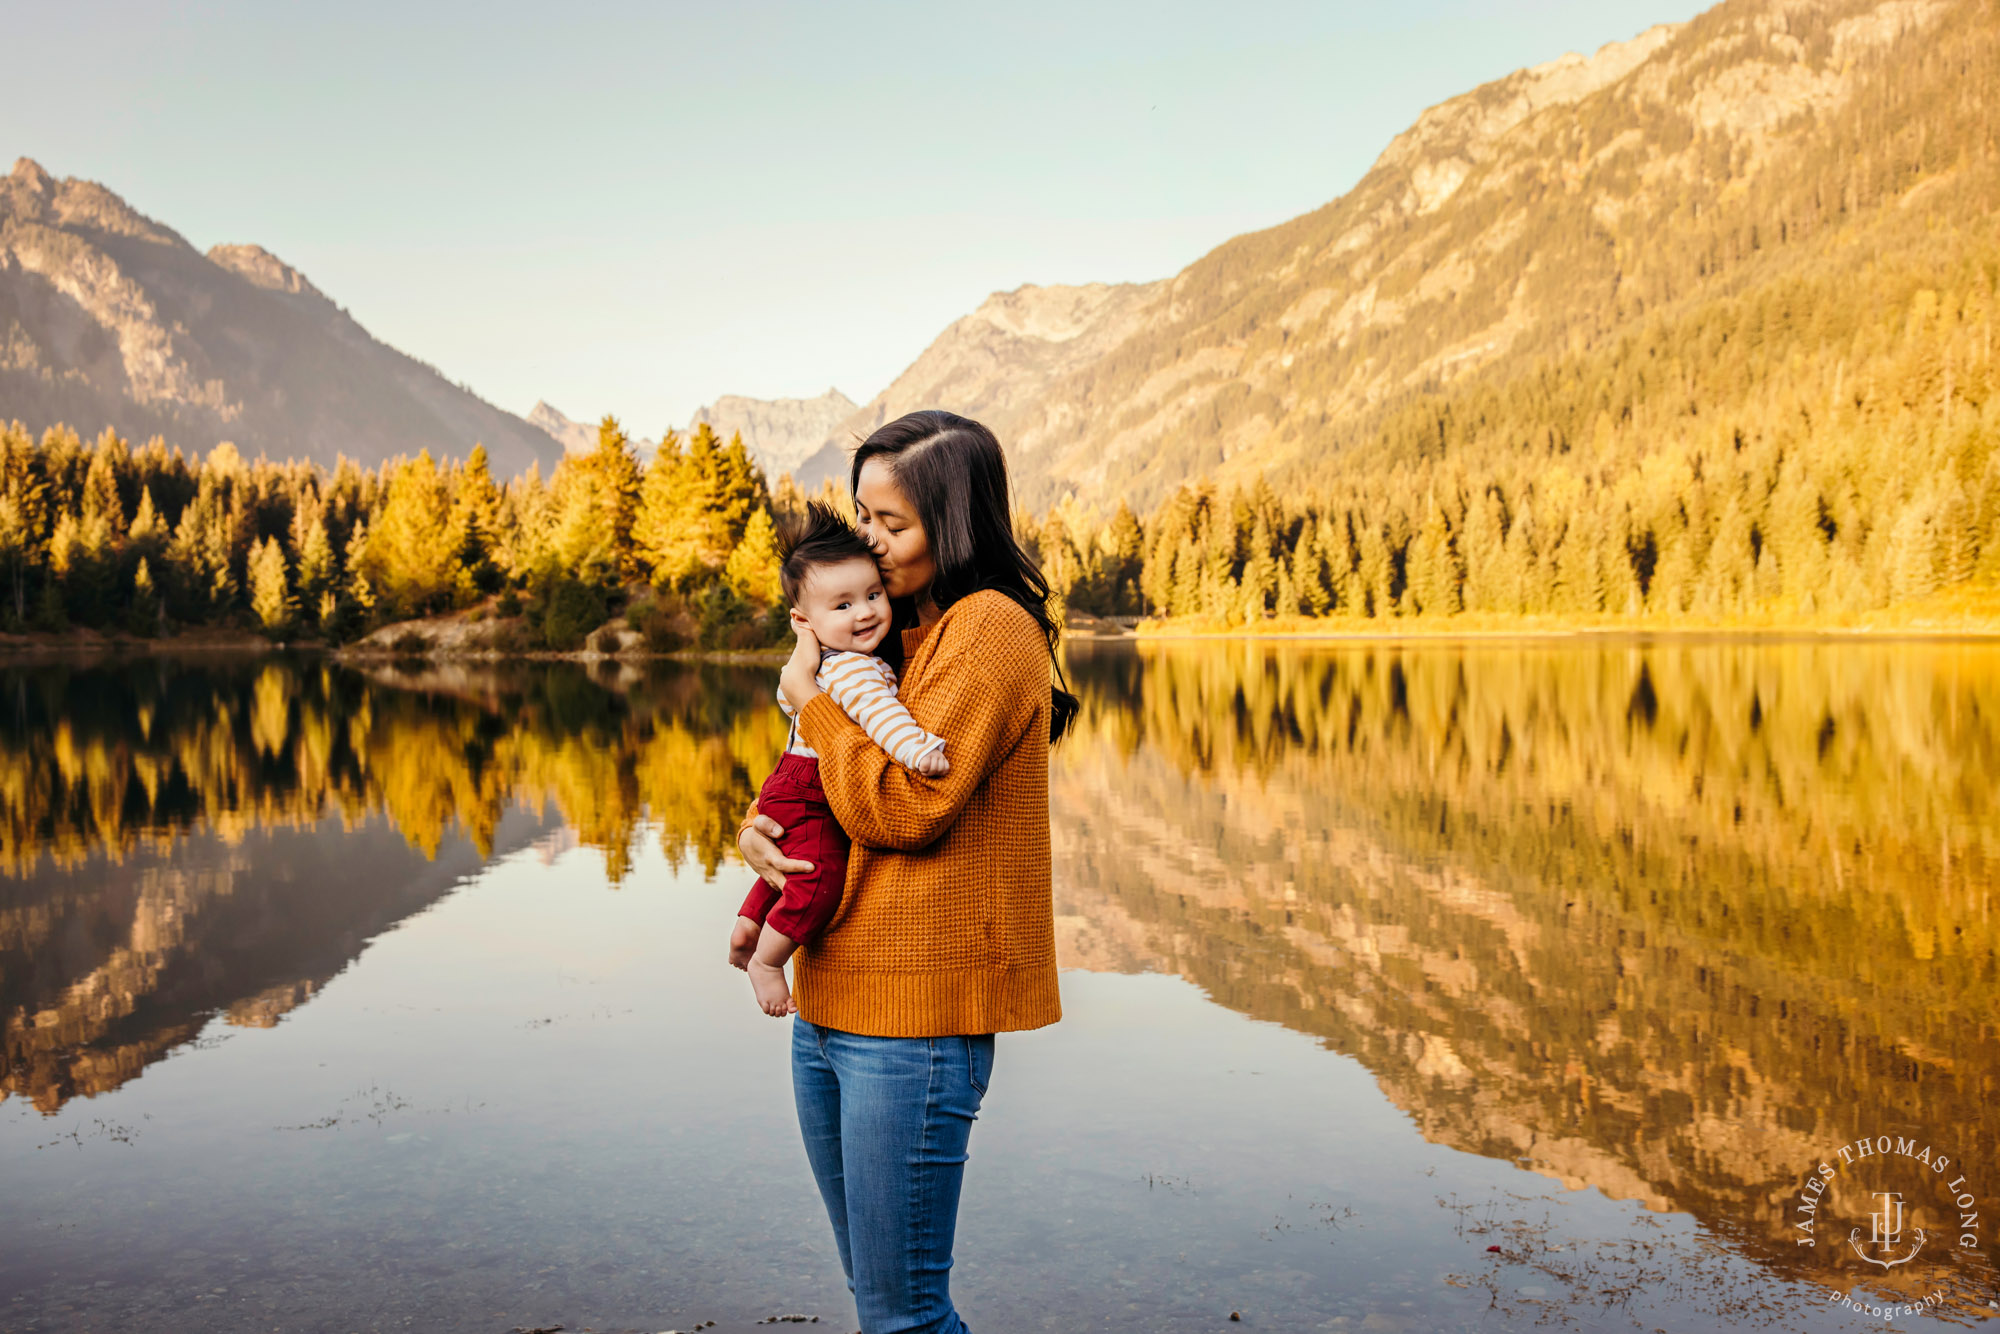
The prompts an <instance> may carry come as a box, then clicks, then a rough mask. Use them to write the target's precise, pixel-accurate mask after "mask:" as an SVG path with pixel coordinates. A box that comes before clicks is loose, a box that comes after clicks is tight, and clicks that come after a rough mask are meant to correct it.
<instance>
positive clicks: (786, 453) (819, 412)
mask: <svg viewBox="0 0 2000 1334" xmlns="http://www.w3.org/2000/svg"><path fill="white" fill-rule="evenodd" d="M854 412H855V406H854V400H853V399H851V398H849V397H848V396H847V395H846V394H843V393H841V392H840V391H839V390H838V389H834V388H831V387H829V388H828V389H827V391H826V392H825V393H824V394H821V395H819V396H818V397H817V398H745V397H743V396H742V395H740V394H724V395H723V396H722V397H721V398H718V399H716V400H715V402H713V403H708V404H704V405H703V406H702V407H700V408H697V409H696V410H695V414H694V416H692V417H690V418H689V419H688V424H687V429H688V431H689V432H692V431H693V430H694V429H695V427H697V426H699V425H701V424H702V423H703V422H706V423H708V425H709V426H710V428H712V429H713V430H714V431H715V433H716V434H717V435H719V436H721V437H722V438H723V439H724V440H727V439H729V437H730V436H732V435H741V436H742V437H743V446H744V448H746V449H748V450H749V451H750V457H751V458H753V459H755V460H756V461H757V466H758V467H760V468H762V469H763V470H764V475H765V476H766V477H768V478H770V479H772V480H773V481H775V480H777V478H779V477H780V476H782V475H783V474H785V473H789V472H797V471H798V467H799V465H800V464H801V463H803V462H805V461H806V459H807V458H808V457H810V456H811V455H812V454H813V453H814V452H815V451H816V450H818V449H819V448H820V446H821V445H823V444H825V443H826V441H827V439H828V437H829V436H830V435H831V434H832V433H833V431H834V430H835V429H836V428H837V427H839V425H840V424H841V423H842V422H844V421H846V420H847V419H848V418H849V417H851V416H852V415H853V414H854Z"/></svg>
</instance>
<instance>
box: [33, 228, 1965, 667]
mask: <svg viewBox="0 0 2000 1334" xmlns="http://www.w3.org/2000/svg"><path fill="white" fill-rule="evenodd" d="M1996 304H2000V247H1996V246H1994V245H1993V244H1992V243H1990V242H1988V243H1984V244H1983V245H1980V246H1978V247H1976V248H1970V249H1969V248H1968V247H1967V246H1966V245H1965V243H1964V241H1963V238H1961V237H1945V238H1940V239H1939V240H1938V241H1937V243H1936V245H1935V252H1934V253H1930V252H1926V251H1925V250H1924V248H1923V247H1922V246H1916V247H1913V248H1911V249H1908V250H1905V251H1903V252H1900V253H1899V254H1898V255H1897V256H1896V257H1894V258H1886V259H1881V260H1876V261H1872V262H1870V263H1869V264H1867V265H1866V266H1865V267H1864V269H1863V271H1862V272H1861V274H1860V275H1859V276H1858V277H1857V276H1856V275H1855V274H1854V273H1853V272H1851V271H1848V270H1846V269H1844V268H1843V269H1837V270H1829V271H1827V272H1825V273H1824V274H1821V275H1820V276H1818V277H1816V278H1815V277H1813V276H1810V275H1794V276H1792V277H1790V278H1787V279H1786V280H1784V281H1781V282H1774V283H1770V284H1765V285H1762V286H1759V287H1757V288H1755V289H1753V290H1751V291H1749V292H1746V293H1744V294H1742V295H1737V296H1731V297H1725V298H1716V299H1713V300H1710V301H1707V302H1703V303H1701V304H1699V305H1696V306H1694V307H1692V308H1691V309H1689V310H1687V311H1685V312H1682V313H1680V314H1678V315H1674V316H1667V315H1662V316H1659V317H1656V318H1655V319H1653V320H1651V321H1650V322H1648V323H1647V324H1646V325H1645V326H1644V327H1643V328H1642V329H1641V330H1640V331H1639V332H1638V333H1635V334H1633V335H1631V336H1628V337H1622V338H1621V339H1619V340H1618V341H1617V342H1616V343H1613V344H1610V345H1606V346H1603V347H1599V348H1595V349H1588V350H1584V351H1580V352H1578V353H1575V354H1573V355H1570V356H1567V357H1563V358H1556V359H1548V360H1545V361H1543V362H1542V363H1540V364H1539V365H1538V366H1536V367H1535V368H1534V369H1533V371H1532V372H1530V373H1527V374H1523V375H1521V376H1519V377H1517V378H1514V379H1512V380H1508V381H1499V382H1496V381H1493V380H1488V379H1476V380H1472V381H1470V382H1468V383H1466V384H1464V385H1460V386H1440V387H1433V388H1430V389H1427V390H1424V391H1422V392H1417V393H1413V394H1411V395H1409V396H1408V397H1407V398H1406V399H1405V400H1403V401H1401V402H1400V403H1398V404H1396V405H1393V407H1392V408H1391V409H1390V410H1388V411H1386V412H1385V413H1384V414H1383V415H1382V418H1381V422H1380V424H1379V428H1378V429H1377V430H1376V431H1375V432H1374V434H1373V435H1372V437H1370V438H1367V439H1363V440H1359V441H1357V442H1355V443H1353V444H1351V445H1349V446H1348V447H1345V448H1340V449H1334V450H1330V451H1329V452H1328V453H1327V454H1326V455H1325V456H1324V457H1322V458H1319V459H1317V460H1316V461H1315V462H1314V463H1313V464H1311V465H1310V466H1309V467H1307V468H1305V469H1302V470H1295V471H1294V472H1292V473H1289V474H1284V475H1281V476H1279V477H1278V478H1276V479H1275V480H1273V479H1271V478H1263V479H1259V480H1258V481H1257V482H1256V483H1255V484H1253V485H1251V486H1248V487H1233V488H1230V489H1228V490H1224V489H1221V488H1219V487H1218V486H1216V485H1215V484H1213V483H1212V482H1208V481H1201V480H1197V481H1190V482H1187V483H1185V484H1183V485H1182V486H1181V487H1180V488H1179V489H1178V490H1177V491H1175V492H1174V493H1173V494H1172V495H1171V496H1170V497H1169V498H1168V499H1167V501H1166V502H1165V503H1164V504H1163V505H1162V506H1161V507H1160V508H1159V509H1158V510H1157V511H1155V512H1154V513H1152V514H1149V515H1145V516H1141V515H1138V514H1135V513H1134V512H1133V510H1132V509H1131V508H1130V507H1129V506H1127V505H1126V504H1124V503H1123V502H1121V503H1120V504H1119V505H1118V507H1117V508H1116V509H1115V510H1114V511H1113V512H1112V513H1111V514H1110V515H1109V516H1105V515H1102V514H1100V513H1098V512H1095V511H1093V510H1090V509H1086V508H1084V507H1082V506H1080V505H1078V504H1077V503H1076V502H1075V501H1074V499H1065V500H1064V501H1063V502H1062V503H1060V504H1058V505H1056V506H1055V507H1054V508H1052V509H1050V510H1049V511H1047V512H1046V513H1044V514H1042V515H1039V516H1031V515H1023V516H1021V518H1020V526H1021V529H1022V536H1023V537H1024V538H1025V539H1026V540H1027V542H1028V545H1029V546H1030V548H1031V549H1032V550H1034V551H1035V552H1036V553H1037V554H1038V555H1039V557H1040V559H1041V561H1042V563H1043V567H1044V569H1045V571H1046V572H1047V574H1048V576H1049V579H1050V583H1051V586H1052V588H1053V589H1054V591H1055V593H1056V595H1057V597H1058V598H1059V599H1061V600H1062V601H1063V602H1064V603H1065V605H1066V606H1067V608H1068V609H1069V610H1072V611H1080V612H1088V613H1094V614H1097V615H1125V616H1152V617H1175V618H1193V619H1195V620H1198V621H1205V622H1207V623H1210V624H1214V625H1218V626H1246V625H1247V626H1259V625H1263V624H1265V623H1267V622H1281V621H1284V620H1286V619H1289V618H1317V617H1335V618H1347V619H1352V620H1366V621H1375V622H1381V621H1390V620H1408V619H1411V618H1417V619H1421V620H1423V621H1437V620H1440V619H1442V618H1449V617H1454V616H1458V615H1461V614H1464V613H1475V614H1484V615H1485V616H1486V617H1488V618H1509V617H1517V616H1533V617H1554V618H1567V619H1578V618H1581V619H1583V620H1586V621H1589V622H1607V621H1609V622H1618V621H1631V622H1634V623H1655V624H1671V623H1675V622H1677V621H1683V622H1685V621H1692V622H1695V623H1700V624H1708V625H1716V624H1731V623H1743V624H1751V625H1755V624H1774V623H1782V624H1819V623H1839V620H1840V618H1842V617H1847V616H1852V615H1853V614H1856V613H1862V612H1867V611H1871V610H1876V609H1880V608H1885V607H1890V606H1893V605H1896V604H1899V603H1908V602H1912V601H1914V600H1921V599H1925V598H1929V597H1932V596H1933V595H1936V594H1938V593H1940V592H1941V591H1944V592H1947V593H1963V592H1965V591H1967V590H1971V591H1974V592H1976V591H1977V590H1981V589H1987V590H1991V589H1994V588H1996V587H1997V586H2000V451H1996V449H1995V448H1994V440H1995V437H1996V428H1997V427H2000V402H1996V400H1995V396H1994V389H1995V379H1996V376H1995V368H1994V361H1993V319H1994V313H1995V307H1996ZM828 493H829V495H833V489H832V488H831V485H830V484H829V492H828ZM834 498H836V499H840V497H838V496H835V497H834ZM803 502H804V496H803V495H802V494H801V493H800V491H799V489H798V488H797V487H796V486H795V485H793V484H792V482H791V481H790V479H789V478H780V479H779V480H778V482H777V484H776V485H775V486H772V485H770V484H768V483H767V482H766V480H765V478H764V476H763V475H762V473H761V472H760V471H759V469H758V468H757V467H756V465H755V464H754V462H753V461H752V460H751V458H750V456H749V454H748V452H747V451H746V449H745V448H744V446H743V443H742V441H741V440H740V439H731V440H729V441H728V442H726V443H725V442H724V441H722V440H721V439H720V438H719V437H717V436H716V435H715V433H714V432H713V431H711V430H710V429H709V428H708V427H706V426H703V427H700V428H698V429H696V430H695V431H694V432H693V433H692V434H691V435H690V436H687V437H685V438H683V437H682V436H680V435H679V434H678V433H675V432H668V433H667V435H666V437H665V440H664V441H663V443H662V444H661V446H660V448H659V450H658V451H657V453H656V454H655V455H654V456H653V457H652V458H651V459H650V460H647V461H644V462H642V461H641V460H640V459H639V457H638V456H637V455H636V454H635V452H634V450H633V448H632V445H631V442H630V440H629V439H628V437H627V435H626V433H625V431H624V430H623V428H622V427H621V426H620V425H619V423H618V421H617V419H616V418H615V417H606V418H605V419H604V421H603V422H602V423H601V425H600V428H599V439H598V443H597V447H596V448H595V449H594V450H592V451H590V452H588V453H584V454H576V455H571V456H568V457H566V458H565V459H564V460H563V461H562V462H561V463H560V464H559V465H558V466H557V468H556V469H555V471H554V473H553V474H552V475H551V476H550V477H548V478H547V479H544V478H543V477H542V476H541V475H540V473H539V471H538V470H531V471H530V472H528V473H526V474H525V475H523V476H520V477H516V478H513V479H511V480H508V481H506V482H504V483H503V482H501V481H499V480H497V479H496V478H494V477H493V476H492V475H491V473H490V471H489V469H488V467H487V464H486V459H485V454H484V452H483V451H482V450H480V449H478V448H475V449H474V450H473V451H472V452H471V454H470V456H469V457H467V458H466V459H464V460H463V461H455V460H447V461H445V462H442V463H440V462H437V461H435V460H433V459H432V458H431V456H430V455H429V453H427V452H426V453H422V454H419V455H418V456H417V457H416V458H414V459H408V458H403V459H396V460H392V461H390V462H388V463H386V464H384V465H382V466H381V467H380V468H377V469H374V470H365V469H362V468H360V467H358V466H356V465H354V464H353V463H351V462H342V463H341V464H340V465H339V466H337V467H336V468H334V469H333V470H331V471H330V472H328V471H326V470H323V469H320V468H318V467H316V466H314V465H312V464H309V463H304V462H286V463H273V462H270V461H268V460H265V459H258V460H256V461H254V462H249V461H245V460H244V459H243V458H242V457H241V456H240V455H239V454H238V452H237V451H236V450H235V448H234V447H233V446H231V445H229V444H222V445H218V446H216V447H215V448H214V449H212V450H211V451H210V452H209V454H208V455H207V456H206V457H205V458H202V459H200V460H191V459H189V458H188V457H187V456H185V455H184V454H182V453H181V452H180V451H179V450H178V449H171V448H169V447H168V446H167V445H166V443H165V442H164V441H162V440H159V439H154V440H153V441H151V442H149V443H147V444H145V445H143V446H140V447H138V448H133V447H132V446H130V445H129V444H128V443H127V442H126V441H124V440H122V439H120V438H119V437H118V436H117V435H116V434H114V433H112V432H109V431H106V432H105V433H103V434H102V435H100V436H99V437H98V438H97V439H96V440H95V441H94V442H91V443H86V442H84V441H83V440H82V439H81V438H79V437H78V436H77V434H76V433H75V432H73V431H71V430H69V429H67V428H65V427H61V426H57V427H53V428H51V429H49V430H47V431H46V432H44V433H43V435H42V436H41V438H40V440H35V439H34V438H33V437H32V436H31V435H30V433H29V432H28V431H27V430H26V429H25V428H24V427H22V426H21V425H20V424H18V423H16V424H15V425H13V426H10V427H8V428H6V429H5V430H4V431H0V629H4V630H7V631H13V632H20V631H42V632H53V631H61V630H64V629H66V628H68V627H72V626H84V627H89V628H91V629H95V630H100V631H112V632H121V633H124V634H129V635H136V636H145V637H151V636H158V635H163V634H169V633H172V632H174V631H175V630H176V629H178V628H181V627H189V626H218V625H220V626H235V627H239V628H243V629H254V630H258V631H261V632H262V633H264V634H266V635H269V636H270V637H272V638H274V639H287V640H299V639H319V640H323V641H326V642H331V643H342V642H346V641H349V640H352V639H354V638H355V637H357V636H359V635H361V634H364V633H367V632H368V631H369V630H371V629H373V628H375V627H377V626H380V625H384V624H391V623H394V622H397V621H400V620H404V619H408V618H411V617H417V616H424V615H431V614H436V613H441V612H447V611H454V610H465V611H468V612H469V614H471V615H473V616H484V617H490V618H491V619H492V620H493V621H494V623H495V626H496V627H497V629H496V633H497V634H498V636H499V637H498V638H496V639H494V640H493V641H491V642H493V643H494V644H495V645H496V646H497V647H500V648H502V649H508V648H511V649H518V650H524V651H525V650H544V649H552V650H562V649H573V648H576V647H578V646H580V645H581V644H582V643H583V642H584V639H585V637H586V636H588V635H589V634H591V633H592V632H593V631H594V630H596V629H597V628H598V627H599V626H600V625H602V624H603V623H604V622H605V621H606V619H607V618H608V617H610V616H613V615H618V614H623V615H624V616H625V617H626V618H627V619H628V621H629V622H630V623H631V625H632V626H633V627H634V628H635V629H637V630H639V631H640V632H641V633H642V634H644V636H645V638H646V641H647V643H648V645H649V646H650V647H652V648H654V649H656V650H672V649H680V648H689V647H700V648H710V649H717V648H721V649H742V648H754V647H760V646H767V645H771V644H776V643H782V642H784V640H785V638H786V631H785V627H784V618H783V615H782V609H781V608H779V607H778V606H777V603H778V586H777V573H776V572H777V541H776V538H777V524H778V522H779V521H781V519H782V518H783V516H784V515H785V514H787V513H788V512H791V511H795V510H796V509H797V508H798V507H799V506H801V505H802V504H803ZM1974 605H1980V604H1978V603H1977V602H1976V601H1975V603H1974ZM1989 614H1990V613H1989Z"/></svg>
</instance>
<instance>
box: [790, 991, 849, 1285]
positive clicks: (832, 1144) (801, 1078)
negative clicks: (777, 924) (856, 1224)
mask: <svg viewBox="0 0 2000 1334" xmlns="http://www.w3.org/2000/svg"><path fill="white" fill-rule="evenodd" d="M831 1032H832V1030H831V1029H825V1028H820V1027H818V1026H816V1025H813V1024H809V1023H807V1022H806V1021H805V1020H803V1019H794V1020H792V1101H793V1102H794V1103H796V1104H797V1106H798V1109H799V1133H800V1135H801V1136H802V1137H803V1138H804V1139H805V1143H806V1161H807V1162H808V1163H810V1164H811V1165H812V1174H813V1180H814V1181H816V1182H818V1183H819V1195H820V1199H821V1200H823V1201H825V1203H826V1219H827V1222H829V1223H831V1224H833V1242H834V1245H835V1246H837V1247H839V1248H840V1269H841V1272H842V1273H844V1274H846V1275H847V1290H848V1291H849V1292H852V1291H853V1290H854V1260H853V1258H852V1256H851V1255H850V1254H849V1252H848V1248H847V1184H846V1173H845V1171H844V1169H843V1167H842V1164H841V1159H840V1077H839V1076H838V1075H836V1074H835V1073H834V1069H833V1063H832V1062H830V1061H829V1060H827V1058H826V1052H825V1050H824V1048H823V1043H824V1041H825V1039H826V1037H827V1035H828V1034H830V1033H831Z"/></svg>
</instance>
